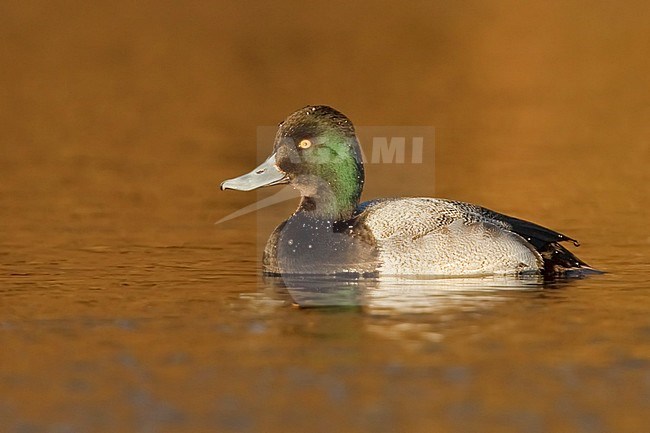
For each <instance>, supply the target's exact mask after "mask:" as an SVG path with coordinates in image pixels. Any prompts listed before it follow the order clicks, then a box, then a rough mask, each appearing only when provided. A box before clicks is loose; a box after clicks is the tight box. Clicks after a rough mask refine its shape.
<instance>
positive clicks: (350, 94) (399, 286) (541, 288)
mask: <svg viewBox="0 0 650 433" xmlns="http://www.w3.org/2000/svg"><path fill="white" fill-rule="evenodd" d="M118 3H119V2H118ZM1 9H2V13H0V24H1V25H0V36H2V40H3V44H5V46H4V49H3V50H2V51H0V59H1V60H2V64H3V67H2V68H0V78H2V83H3V84H2V88H1V90H2V92H3V97H2V100H3V104H1V105H0V125H1V126H2V138H0V145H1V146H2V152H0V175H1V179H2V180H1V181H0V200H1V202H0V347H1V348H2V351H1V352H0V420H1V421H0V423H1V424H0V430H1V431H3V432H4V431H7V432H94V431H97V432H100V431H138V432H162V431H170V432H171V431H192V432H202V431H205V432H208V431H210V432H212V431H265V432H274V431H277V432H286V431H376V432H383V431H386V432H389V431H390V432H392V431H410V432H420V431H421V432H425V431H426V432H429V431H454V432H477V431H481V432H509V431H512V432H515V431H517V432H521V431H526V432H542V431H565V432H572V431H576V432H590V433H591V432H611V431H616V432H624V431H629V432H638V431H645V430H646V429H647V420H648V416H647V414H648V412H649V411H650V319H649V318H650V314H649V312H650V276H649V275H650V265H649V264H648V263H649V259H650V235H648V231H647V224H648V221H649V217H650V215H649V211H648V198H649V196H650V186H649V185H650V182H649V181H650V178H649V175H648V173H649V171H648V164H649V163H650V154H649V148H650V141H649V139H648V137H649V136H650V129H649V126H648V125H650V121H649V120H650V112H649V111H648V110H649V109H648V107H649V106H650V104H648V103H647V102H648V100H649V99H648V98H649V96H650V95H649V94H648V86H647V77H648V73H649V72H650V70H649V69H650V68H649V65H648V59H649V58H650V55H647V54H648V46H647V42H644V41H647V40H650V38H648V29H647V25H646V20H645V19H643V18H642V17H643V16H644V14H643V13H641V12H640V11H642V10H645V11H646V16H647V6H646V5H645V4H644V3H639V4H632V3H630V4H629V5H628V6H627V7H618V6H616V7H614V6H612V7H611V8H608V7H607V6H606V5H600V6H598V7H597V5H590V6H589V7H588V8H587V7H586V6H585V5H583V4H578V3H575V4H572V3H565V2H561V3H557V4H549V5H548V6H545V7H541V6H540V7H537V6H521V5H519V4H518V3H512V4H510V3H509V2H503V3H501V2H494V3H484V2H476V3H475V4H474V3H471V2H470V3H469V4H464V5H456V6H449V5H447V6H445V5H442V4H441V5H432V4H419V5H414V6H413V7H412V8H404V7H402V6H401V5H393V4H392V3H388V4H386V5H383V6H382V7H381V8H380V9H377V10H375V9H371V8H370V7H369V6H368V5H359V6H346V5H345V4H343V3H342V4H339V5H336V7H334V8H332V9H330V8H329V7H325V6H319V7H317V9H309V10H308V9H300V8H297V7H296V6H295V5H291V4H289V3H287V4H286V5H285V4H278V5H274V6H272V7H271V6H269V5H266V4H265V3H260V4H257V5H254V6H251V9H241V8H240V7H239V6H234V5H217V4H214V5H213V4H211V3H206V4H202V3H191V4H188V5H180V4H172V3H170V4H167V3H165V2H163V3H160V4H158V5H156V6H155V7H154V6H152V5H150V6H145V5H138V6H136V5H132V4H131V3H124V4H120V5H119V7H117V6H115V7H114V3H113V2H111V3H110V4H109V3H107V4H105V5H96V6H89V5H86V4H85V3H83V4H82V3H79V4H72V3H71V4H69V5H67V6H65V7H64V6H60V7H55V6H53V5H49V4H43V5H38V4H33V5H31V6H29V7H28V6H26V5H23V4H22V3H11V2H10V3H7V4H5V5H3V6H2V7H1ZM610 9H611V10H610ZM315 17H317V18H318V20H316V19H315ZM319 20H324V21H325V22H329V23H331V25H329V26H320V25H317V24H318V22H319ZM387 29H392V30H391V31H387ZM313 103H325V104H331V105H333V106H334V107H337V108H339V109H340V110H342V111H343V112H345V113H346V114H347V115H349V116H350V117H351V118H352V120H353V121H354V122H355V123H357V124H358V125H360V126H377V125H380V126H381V125H389V126H390V125H398V126H399V125H411V126H427V127H434V128H435V131H436V140H435V146H432V147H428V148H426V149H425V153H424V155H423V163H422V164H408V163H405V164H369V165H368V166H367V173H366V174H367V183H366V192H365V194H364V198H365V199H370V198H374V197H382V196H406V195H411V196H439V197H447V198H454V199H458V200H464V201H470V202H474V203H479V204H482V205H484V206H487V207H489V208H492V209H495V210H498V211H501V212H504V213H508V214H511V215H514V216H518V217H521V218H525V219H530V220H533V221H535V222H538V223H541V224H543V225H546V226H549V227H551V228H554V229H556V230H559V231H561V232H564V233H567V234H568V235H570V236H572V237H575V238H577V239H579V240H580V241H581V242H582V246H581V247H580V248H573V247H571V248H572V250H573V251H575V252H576V253H577V254H578V255H579V257H580V258H582V259H583V260H585V261H586V262H587V263H589V264H591V265H593V266H595V267H597V268H599V269H602V270H604V271H607V273H606V274H604V275H600V276H594V277H590V278H585V279H574V280H567V281H557V282H554V283H550V284H543V283H541V282H539V281H536V280H523V281H521V280H519V281H512V280H508V279H503V278H497V277H495V278H485V279H452V280H441V281H431V280H411V281H405V280H384V281H375V280H372V281H367V282H361V283H360V282H355V281H347V282H343V283H340V282H336V283H328V282H322V284H321V283H319V284H317V285H316V286H314V285H313V284H309V285H306V286H307V287H305V285H304V284H303V285H302V286H301V284H287V282H286V281H279V282H278V281H269V280H264V279H262V277H261V275H260V264H259V257H260V256H259V248H260V245H261V244H262V243H263V242H264V241H265V239H266V237H267V236H268V234H269V233H270V231H271V230H272V229H273V227H274V226H275V225H277V224H278V223H279V222H280V221H282V220H283V219H284V218H286V217H287V216H288V215H289V213H290V212H291V211H292V209H293V207H294V206H295V201H289V202H285V203H282V204H279V205H276V206H273V207H269V208H265V209H263V210H260V211H259V212H257V213H253V214H248V215H246V216H242V217H240V218H237V219H233V220H230V221H226V222H223V223H221V224H218V225H214V224H213V223H214V222H215V221H217V220H219V219H221V218H222V217H224V216H226V215H228V214H230V213H231V212H233V211H236V210H237V209H240V208H241V207H243V206H246V205H249V204H251V203H253V202H255V200H256V199H257V198H258V197H266V196H268V195H269V194H273V193H274V191H268V192H260V195H259V196H258V195H256V193H250V194H244V193H235V192H220V191H218V189H217V187H218V184H219V182H221V181H222V180H224V179H226V178H230V177H233V176H236V175H239V174H241V173H244V172H246V171H248V170H250V169H252V168H253V167H254V166H255V165H256V163H257V162H260V161H261V157H262V154H263V153H265V152H266V151H270V149H271V143H268V144H265V143H262V144H260V146H261V147H260V148H258V143H257V142H256V131H257V128H258V127H259V126H265V125H274V124H277V122H279V121H280V120H282V119H283V118H284V117H285V116H286V115H287V114H289V113H290V112H292V111H293V110H295V109H297V108H299V107H301V106H304V105H306V104H313ZM362 144H367V143H362Z"/></svg>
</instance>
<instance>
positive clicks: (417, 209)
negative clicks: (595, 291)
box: [359, 198, 590, 273]
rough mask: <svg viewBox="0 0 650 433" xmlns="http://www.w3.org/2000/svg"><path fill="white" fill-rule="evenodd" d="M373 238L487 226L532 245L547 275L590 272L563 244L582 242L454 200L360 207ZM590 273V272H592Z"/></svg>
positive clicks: (390, 202)
mask: <svg viewBox="0 0 650 433" xmlns="http://www.w3.org/2000/svg"><path fill="white" fill-rule="evenodd" d="M359 210H360V211H361V213H360V216H363V215H365V218H366V221H368V223H369V224H370V225H371V229H372V231H373V234H374V235H375V236H376V237H378V238H379V239H387V238H391V237H404V236H410V237H411V238H412V239H416V238H420V237H424V236H427V235H429V234H432V233H437V232H440V231H442V230H446V229H447V228H448V227H449V226H450V225H452V224H458V223H462V224H464V225H467V226H475V225H484V226H486V227H491V228H492V229H497V230H499V229H500V230H503V231H505V232H510V233H514V234H516V235H518V236H520V237H521V238H522V240H525V241H526V242H528V243H529V244H530V246H531V247H532V248H534V250H535V251H537V252H538V253H539V254H540V255H541V257H542V258H543V260H544V270H545V272H546V273H562V272H565V271H566V270H570V269H577V268H589V266H588V265H587V264H586V263H584V262H583V261H581V260H580V259H578V258H577V257H576V256H575V255H573V254H572V253H571V252H570V251H568V250H567V249H566V248H564V247H563V246H562V245H560V244H559V243H560V242H564V241H572V242H573V243H574V244H575V245H576V246H577V245H579V244H578V242H577V241H576V240H575V239H573V238H570V237H569V236H567V235H565V234H562V233H559V232H556V231H554V230H551V229H548V228H546V227H543V226H540V225H538V224H535V223H532V222H529V221H525V220H522V219H519V218H514V217H510V216H508V215H504V214H501V213H498V212H495V211H493V210H490V209H487V208H484V207H481V206H477V205H474V204H470V203H464V202H459V201H453V200H445V199H436V198H397V199H383V200H375V201H370V202H365V203H363V204H361V205H360V207H359ZM589 269H590V268H589Z"/></svg>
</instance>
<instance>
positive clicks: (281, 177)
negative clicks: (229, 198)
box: [221, 153, 289, 191]
mask: <svg viewBox="0 0 650 433" xmlns="http://www.w3.org/2000/svg"><path fill="white" fill-rule="evenodd" d="M282 183H289V178H288V177H287V175H286V174H284V173H282V172H281V171H280V170H278V167H276V165H275V153H274V154H273V155H271V156H269V157H268V158H267V159H266V161H264V162H263V163H261V164H260V165H259V166H258V167H257V168H256V169H255V170H253V171H251V172H250V173H246V174H244V175H243V176H239V177H236V178H234V179H228V180H224V181H223V182H221V189H222V190H225V189H235V190H237V191H252V190H254V189H257V188H262V187H264V186H272V185H280V184H282Z"/></svg>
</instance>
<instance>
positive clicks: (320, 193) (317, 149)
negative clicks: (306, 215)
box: [221, 105, 364, 219]
mask: <svg viewBox="0 0 650 433" xmlns="http://www.w3.org/2000/svg"><path fill="white" fill-rule="evenodd" d="M363 181H364V175H363V162H362V158H361V149H360V147H359V141H358V140H357V137H356V135H355V131H354V125H352V122H351V121H350V119H348V118H347V117H346V116H345V115H344V114H342V113H340V112H339V111H336V110H335V109H333V108H330V107H327V106H323V105H319V106H308V107H305V108H302V109H300V110H298V111H296V112H295V113H293V114H291V115H290V116H289V117H287V119H286V120H285V121H284V122H282V123H281V124H280V126H279V128H278V132H277V134H276V136H275V143H274V145H273V153H272V154H271V156H269V157H268V158H267V159H266V161H264V162H263V163H262V164H260V166H259V167H257V168H256V169H255V170H253V171H251V172H250V173H248V174H245V175H243V176H240V177H237V178H234V179H229V180H226V181H224V182H223V183H222V184H221V189H224V190H225V189H235V190H240V191H251V190H254V189H257V188H261V187H264V186H272V185H279V184H284V183H288V184H290V185H291V186H293V187H294V188H296V189H297V190H298V191H300V194H301V195H302V201H301V203H300V208H299V210H301V211H305V212H310V213H312V214H313V215H315V216H316V217H320V218H326V219H347V218H349V217H351V216H352V213H353V212H354V209H355V208H356V206H357V204H358V202H359V198H360V196H361V190H362V188H363Z"/></svg>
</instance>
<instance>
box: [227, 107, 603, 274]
mask: <svg viewBox="0 0 650 433" xmlns="http://www.w3.org/2000/svg"><path fill="white" fill-rule="evenodd" d="M364 182H365V177H364V165H363V159H362V152H361V147H360V144H359V140H358V138H357V135H356V132H355V128H354V125H353V124H352V122H351V121H350V119H349V118H348V117H347V116H346V115H344V114H343V113H341V112H339V111H337V110H336V109H334V108H331V107H329V106H325V105H310V106H306V107H304V108H301V109H299V110H297V111H296V112H294V113H292V114H291V115H289V116H288V117H287V118H286V120H284V121H283V122H281V123H280V124H279V126H278V130H277V133H276V136H275V140H274V144H273V152H272V153H271V155H270V156H269V157H268V158H267V159H266V160H265V161H264V162H263V163H262V164H260V165H259V166H258V167H257V168H255V169H254V170H253V171H251V172H250V173H247V174H244V175H242V176H239V177H236V178H233V179H228V180H225V181H224V182H222V183H221V186H220V187H221V190H228V189H229V190H238V191H251V190H255V189H258V188H262V187H268V186H273V185H283V184H288V185H290V186H291V187H293V188H295V189H296V190H298V192H299V193H300V196H301V198H300V202H299V204H298V208H297V209H296V211H295V212H294V213H293V214H292V215H291V216H290V217H289V218H288V219H287V220H285V221H283V222H282V223H280V224H279V225H278V226H277V228H276V229H275V230H274V231H273V232H272V233H271V235H270V237H269V239H268V241H267V243H266V246H265V248H264V253H263V257H262V270H263V272H264V274H266V275H280V276H281V275H303V274H310V275H338V274H345V275H350V274H352V275H359V276H378V275H379V276H388V275H393V276H409V275H413V276H442V277H451V276H478V275H483V276H484V275H542V276H549V277H550V276H558V275H567V274H568V273H572V272H577V273H578V274H580V275H582V274H583V273H586V272H588V271H594V272H598V271H596V270H595V269H593V268H592V267H590V266H589V265H587V264H586V263H585V262H583V261H582V260H580V259H579V258H578V257H576V256H575V255H574V254H573V253H572V252H571V251H569V250H568V249H567V248H565V247H564V246H563V245H562V243H564V242H572V243H573V244H574V245H575V246H579V243H578V241H577V240H575V239H573V238H571V237H569V236H567V235H564V234H562V233H559V232H556V231H554V230H551V229H548V228H546V227H542V226H540V225H538V224H535V223H532V222H529V221H525V220H522V219H518V218H515V217H512V216H508V215H505V214H501V213H498V212H495V211H492V210H490V209H487V208H484V207H481V206H478V205H474V204H470V203H465V202H461V201H454V200H449V199H443V198H430V197H400V198H380V199H374V200H370V201H365V202H360V198H361V193H362V191H363V185H364Z"/></svg>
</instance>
